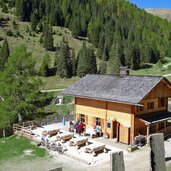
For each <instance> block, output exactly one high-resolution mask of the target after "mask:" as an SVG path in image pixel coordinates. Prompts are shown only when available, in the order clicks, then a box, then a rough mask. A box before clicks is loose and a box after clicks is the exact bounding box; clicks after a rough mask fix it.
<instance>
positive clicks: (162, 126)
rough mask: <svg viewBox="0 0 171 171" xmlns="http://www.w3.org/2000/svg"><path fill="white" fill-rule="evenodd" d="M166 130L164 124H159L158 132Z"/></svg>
mask: <svg viewBox="0 0 171 171" xmlns="http://www.w3.org/2000/svg"><path fill="white" fill-rule="evenodd" d="M164 128H165V126H164V122H160V123H158V130H159V131H160V130H162V129H164Z"/></svg>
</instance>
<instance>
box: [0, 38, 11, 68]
mask: <svg viewBox="0 0 171 171" xmlns="http://www.w3.org/2000/svg"><path fill="white" fill-rule="evenodd" d="M9 55H10V51H9V45H8V41H7V39H6V38H5V39H4V42H3V45H2V48H1V49H0V71H3V70H4V68H5V63H6V61H7V60H8V57H9Z"/></svg>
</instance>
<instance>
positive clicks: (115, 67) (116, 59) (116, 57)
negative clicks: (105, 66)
mask: <svg viewBox="0 0 171 171" xmlns="http://www.w3.org/2000/svg"><path fill="white" fill-rule="evenodd" d="M109 64H110V73H111V74H119V71H120V66H121V61H120V51H119V45H118V43H116V44H115V43H114V44H113V45H112V49H111V54H110V59H109Z"/></svg>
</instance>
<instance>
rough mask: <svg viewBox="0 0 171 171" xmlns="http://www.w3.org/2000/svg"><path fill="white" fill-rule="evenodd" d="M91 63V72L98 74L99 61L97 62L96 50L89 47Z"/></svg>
mask: <svg viewBox="0 0 171 171" xmlns="http://www.w3.org/2000/svg"><path fill="white" fill-rule="evenodd" d="M88 51H89V60H90V61H89V64H90V69H89V73H90V74H96V73H97V62H96V56H95V53H94V50H93V48H92V47H89V49H88Z"/></svg>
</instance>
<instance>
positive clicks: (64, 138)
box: [56, 132, 74, 142]
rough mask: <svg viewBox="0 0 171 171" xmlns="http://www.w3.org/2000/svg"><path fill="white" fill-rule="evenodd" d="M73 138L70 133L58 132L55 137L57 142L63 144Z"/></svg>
mask: <svg viewBox="0 0 171 171" xmlns="http://www.w3.org/2000/svg"><path fill="white" fill-rule="evenodd" d="M73 136H74V134H73V133H70V132H62V133H60V132H58V134H57V135H56V138H57V141H60V140H61V141H62V142H65V141H67V140H70V139H71V138H72V137H73Z"/></svg>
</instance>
